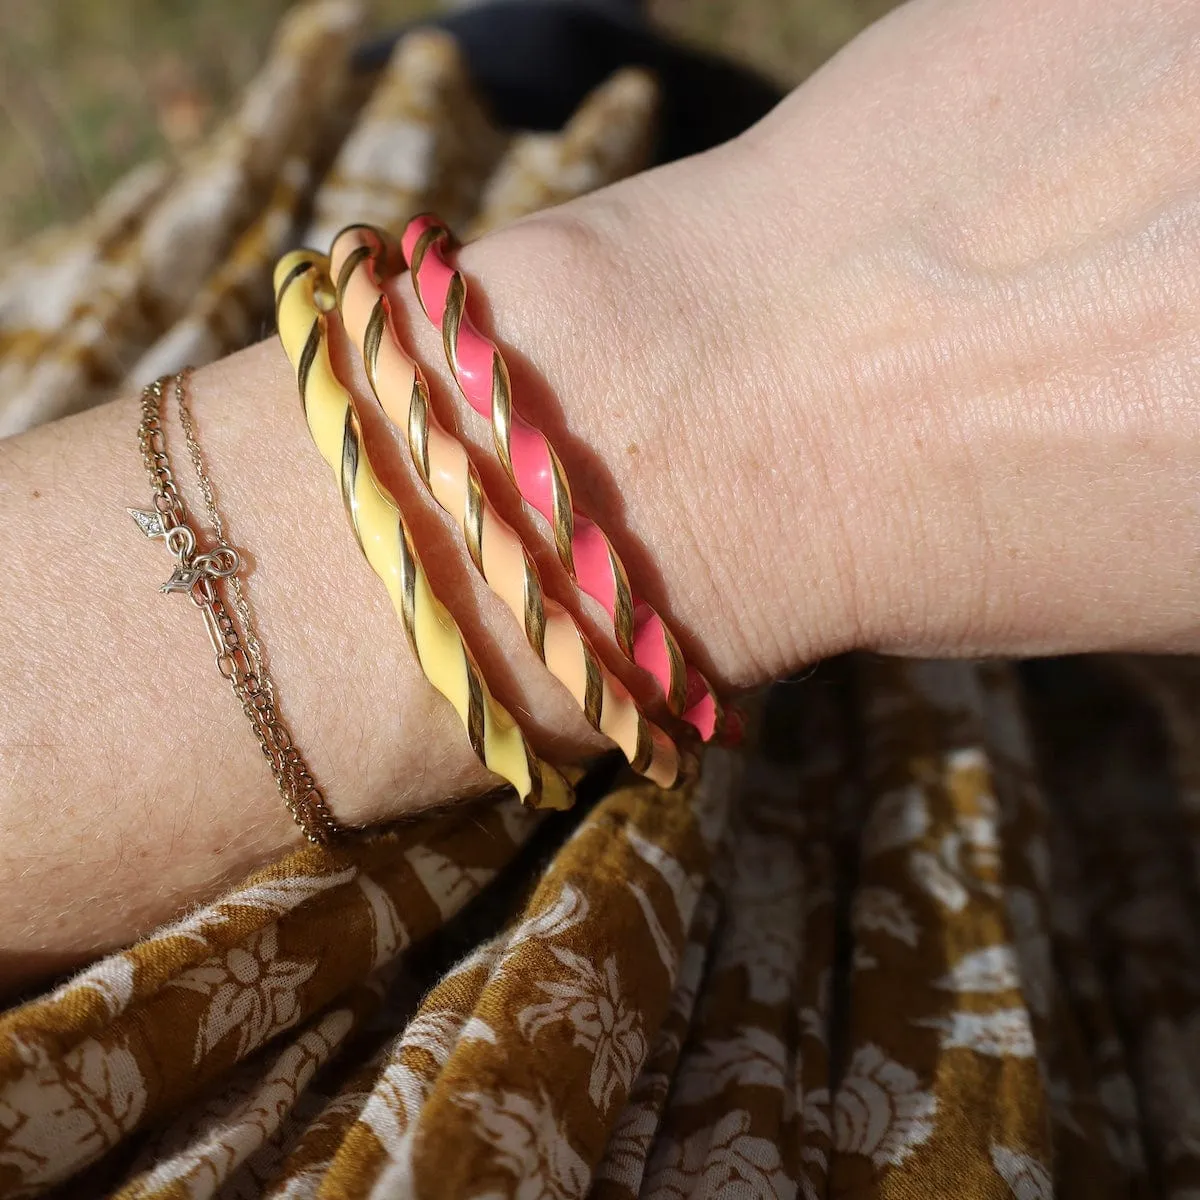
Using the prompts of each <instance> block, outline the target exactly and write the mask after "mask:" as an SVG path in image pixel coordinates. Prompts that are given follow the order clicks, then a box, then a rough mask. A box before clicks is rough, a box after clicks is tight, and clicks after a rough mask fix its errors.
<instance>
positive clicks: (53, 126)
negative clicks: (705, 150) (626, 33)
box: [0, 0, 894, 247]
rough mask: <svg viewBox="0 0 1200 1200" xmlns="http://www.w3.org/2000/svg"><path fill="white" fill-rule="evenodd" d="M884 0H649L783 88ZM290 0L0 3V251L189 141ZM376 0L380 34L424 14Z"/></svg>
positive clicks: (422, 8)
mask: <svg viewBox="0 0 1200 1200" xmlns="http://www.w3.org/2000/svg"><path fill="white" fill-rule="evenodd" d="M893 2H894V0H651V12H652V14H653V15H654V17H655V18H656V19H657V20H658V21H659V23H660V24H661V25H663V26H665V27H666V28H668V29H670V30H672V31H674V32H675V33H676V34H678V35H679V36H680V37H683V38H686V39H688V40H690V41H693V42H696V43H699V44H701V45H704V46H708V47H712V48H716V49H719V50H722V51H723V52H725V53H727V54H729V55H732V56H734V57H737V58H740V59H742V60H743V61H746V62H749V63H752V64H753V65H755V66H757V67H759V68H760V69H762V70H764V71H765V72H767V73H768V74H770V75H772V76H774V77H775V78H777V79H779V80H781V81H783V82H785V83H793V82H797V81H799V80H800V79H802V78H803V77H804V76H805V75H806V74H808V73H809V72H810V71H811V70H812V69H814V68H815V67H816V66H818V65H819V64H820V63H821V62H822V61H823V60H824V59H825V58H827V57H828V56H829V55H830V54H831V53H833V52H834V51H835V50H836V49H837V48H838V47H839V46H841V45H842V44H843V43H844V42H846V41H848V40H849V39H850V38H851V37H853V36H854V34H855V33H857V32H858V31H859V30H860V29H861V28H862V27H863V26H864V25H866V24H867V23H868V22H869V21H871V20H873V19H874V18H875V17H876V16H878V15H879V14H880V13H881V12H883V11H884V10H886V9H887V8H889V7H891V4H892V3H893ZM287 7H288V0H0V247H4V246H8V245H11V244H13V243H14V242H16V241H19V240H20V239H21V238H22V237H24V236H26V235H27V234H29V233H31V232H33V231H34V230H36V229H39V228H41V227H43V226H45V225H48V224H51V223H53V222H56V221H64V220H70V219H72V218H75V217H78V216H80V215H82V214H83V213H84V212H86V211H87V209H88V208H89V207H90V205H91V204H92V202H93V201H94V200H95V199H96V198H97V197H98V196H99V195H100V194H101V193H102V192H103V191H104V189H105V188H106V187H107V186H108V185H109V184H110V183H112V182H113V181H114V180H115V179H117V178H118V177H119V176H120V175H121V173H122V172H123V171H125V170H126V169H127V168H128V167H130V166H131V165H133V164H134V163H136V162H138V161H140V160H142V159H144V158H147V157H149V156H150V155H152V154H164V153H165V154H172V153H178V152H180V151H183V150H186V148H187V147H188V146H189V145H190V144H192V143H194V142H195V141H196V140H197V139H198V138H200V137H202V136H203V135H204V133H205V132H206V131H207V130H209V129H210V128H211V127H212V125H213V122H214V121H215V120H216V119H217V118H218V117H219V116H220V114H221V112H222V111H223V110H224V108H225V107H226V106H227V105H228V103H229V101H230V99H231V97H233V96H234V95H235V94H236V93H237V91H238V89H239V88H240V87H241V86H242V84H243V83H244V82H245V81H246V80H247V79H248V78H249V77H250V75H251V74H252V73H253V72H254V70H255V68H256V67H257V65H258V64H259V63H260V62H261V61H262V57H263V53H264V51H265V48H266V45H267V43H268V41H269V39H270V36H271V32H272V30H273V29H274V27H275V24H276V22H277V21H278V19H279V16H280V14H281V13H282V12H283V11H284V10H285V9H286V8H287ZM430 7H431V6H430V5H429V4H428V3H425V2H424V0H373V2H372V3H371V5H370V9H371V16H372V21H371V28H372V30H373V31H377V32H380V33H382V32H384V31H386V30H387V29H389V28H391V27H394V26H395V25H397V24H399V23H400V22H402V21H404V20H407V19H410V18H412V17H414V16H418V15H420V14H421V13H423V12H426V11H428V10H429V9H430Z"/></svg>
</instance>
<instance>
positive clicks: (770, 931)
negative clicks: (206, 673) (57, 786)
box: [0, 0, 1200, 1200]
mask: <svg viewBox="0 0 1200 1200" xmlns="http://www.w3.org/2000/svg"><path fill="white" fill-rule="evenodd" d="M361 22H362V13H361V11H360V9H359V6H358V5H357V4H355V3H352V2H351V0H313V2H311V3H307V4H301V5H298V6H296V7H295V8H294V9H293V10H292V11H291V12H290V13H289V16H288V18H287V20H286V22H285V25H284V27H283V29H282V30H281V33H280V37H279V39H278V42H277V45H276V47H275V48H274V50H273V51H272V54H271V56H270V59H269V60H268V62H267V63H266V64H265V65H264V67H263V70H262V73H261V75H260V77H259V78H258V79H257V80H255V81H254V83H253V84H252V85H251V87H250V88H249V89H248V91H247V95H246V100H245V102H244V103H243V104H242V105H241V106H240V107H239V108H238V109H237V110H236V111H235V112H233V113H232V114H231V115H230V117H229V118H228V121H227V122H226V124H225V125H224V126H223V127H222V128H221V129H220V130H218V131H217V133H216V134H215V135H214V136H213V139H212V142H211V145H210V146H208V147H206V148H205V149H204V150H203V151H202V152H200V153H199V154H198V155H197V156H196V158H195V160H194V161H191V162H185V163H177V164H170V165H166V164H153V165H151V166H148V167H143V168H139V170H138V172H136V173H135V175H134V176H132V177H131V178H130V179H129V180H126V181H125V182H124V183H122V184H121V185H120V186H119V187H118V188H117V189H116V191H114V193H113V194H112V195H111V196H110V197H108V198H106V199H105V201H103V202H102V204H101V205H100V206H99V208H98V209H97V212H96V213H95V215H94V216H93V217H92V218H90V219H89V220H88V221H86V222H84V223H83V224H82V225H81V226H80V228H79V229H77V230H73V231H58V232H57V233H56V235H55V236H54V237H52V238H46V239H38V240H37V241H36V242H35V243H34V244H32V245H31V246H30V247H29V248H28V249H27V250H25V251H19V252H17V253H16V254H15V255H14V256H11V257H10V258H9V260H8V264H7V268H5V267H4V266H0V385H2V386H0V397H2V398H0V432H9V431H12V430H14V429H18V428H23V427H26V426H28V425H30V424H34V423H37V422H38V421H41V420H45V419H48V418H50V417H52V416H54V415H56V414H58V413H61V412H64V411H68V410H70V409H74V408H78V407H84V406H86V405H88V404H91V403H95V402H97V401H99V400H101V399H104V398H106V397H107V396H108V395H110V394H112V392H113V390H114V389H117V388H122V387H125V388H128V387H132V386H134V385H136V384H139V383H141V382H144V381H145V377H146V376H147V375H153V374H157V373H159V372H163V371H168V370H173V369H176V368H178V367H181V366H183V365H184V364H185V363H186V362H187V361H192V362H199V361H203V360H205V359H210V358H214V357H217V356H219V355H220V354H223V353H225V352H227V351H229V350H232V349H235V348H237V347H238V346H240V345H242V344H244V343H245V342H246V341H247V340H249V339H250V338H252V337H254V336H255V335H256V334H257V333H258V331H259V330H260V329H261V328H262V327H263V324H264V322H265V321H268V320H269V312H270V289H269V283H268V279H269V269H270V264H271V262H272V260H273V259H274V257H275V255H276V254H277V253H278V252H279V251H280V250H281V249H282V248H284V247H285V246H287V245H290V244H293V243H294V242H296V241H297V240H299V239H301V238H303V237H304V236H305V235H304V231H305V230H306V229H309V230H315V231H318V232H319V231H321V230H324V231H325V234H324V235H323V236H327V235H328V231H330V230H333V229H336V228H338V227H340V226H341V225H342V224H344V223H347V222H349V221H351V220H355V219H360V218H361V217H362V216H363V215H364V213H366V212H368V211H369V215H370V217H371V219H372V220H374V221H377V222H379V223H381V224H384V225H392V226H393V227H396V226H398V225H399V224H400V223H402V222H403V221H404V220H405V219H406V218H407V216H408V215H409V214H410V213H411V212H412V211H415V210H418V209H420V208H424V207H428V206H430V205H433V204H436V205H438V206H443V207H450V208H452V209H453V210H454V211H456V212H458V213H459V214H460V216H461V217H462V219H464V220H467V219H468V218H469V219H470V221H471V222H472V223H473V228H474V229H476V230H484V229H488V228H492V227H494V226H495V225H497V224H499V223H502V222H503V221H505V220H509V219H512V218H514V217H517V216H520V215H522V214H523V213H526V212H529V211H531V210H533V209H535V208H537V207H539V206H542V205H544V204H548V203H554V202H557V201H559V200H562V199H565V198H567V197H569V196H570V195H573V194H577V193H578V192H580V191H584V190H587V189H588V188H591V187H597V186H600V185H602V184H604V183H607V182H609V181H611V180H613V179H616V178H619V177H620V176H621V175H624V174H627V173H629V172H631V171H634V170H637V169H638V168H639V167H640V166H641V165H643V164H644V162H645V158H646V154H647V153H648V148H649V146H650V144H651V142H652V135H653V122H654V115H655V110H656V106H657V87H656V84H655V81H654V80H653V79H652V78H651V77H650V76H649V75H647V74H646V73H645V72H642V71H625V72H621V73H619V74H618V75H616V76H614V77H613V78H612V79H611V80H609V81H608V82H607V83H606V84H604V85H603V86H602V87H601V88H600V89H598V91H597V92H595V93H594V94H593V95H592V96H591V97H590V98H589V99H588V100H587V101H585V103H584V104H583V106H582V107H581V108H580V110H579V111H578V112H577V113H576V115H575V116H574V117H573V118H572V120H571V121H570V122H569V124H568V125H567V127H566V128H565V129H564V130H563V131H562V132H561V133H560V134H545V133H537V134H533V133H528V132H522V131H511V130H502V129H498V128H497V127H496V126H495V125H494V124H493V123H492V122H491V118H490V117H489V116H488V114H487V112H486V109H485V108H484V106H483V105H482V103H481V102H480V100H479V99H478V97H477V96H475V95H474V93H473V91H472V89H471V85H470V81H469V79H468V77H467V74H466V71H465V67H464V65H463V62H462V59H461V55H460V54H459V51H458V49H457V47H456V46H455V44H454V43H453V42H452V41H451V40H449V39H448V38H447V37H445V36H444V35H441V34H432V33H415V34H412V35H410V36H409V37H407V38H405V39H403V40H402V41H401V42H400V43H399V44H398V46H397V48H396V51H395V53H394V54H393V56H392V58H391V60H390V62H389V63H388V64H387V65H386V66H385V67H384V68H383V69H382V71H381V72H380V73H379V74H378V76H377V77H375V78H370V79H365V80H364V79H362V78H361V77H359V76H358V75H356V74H355V73H354V72H353V71H351V70H350V55H351V52H352V49H353V45H354V43H355V39H356V38H357V36H358V34H359V32H360V29H361ZM314 236H316V235H315V234H314ZM168 243H169V244H171V245H186V246H187V247H188V258H187V261H186V263H184V264H183V265H182V266H181V267H180V269H179V270H177V271H175V272H173V273H172V274H171V275H170V276H169V277H164V276H163V275H162V273H161V271H159V270H158V267H157V263H158V262H159V259H160V257H161V256H157V254H156V251H155V247H157V246H159V245H162V244H168ZM32 262H35V263H36V264H37V265H38V269H39V270H40V271H41V272H42V277H43V278H44V279H45V280H46V281H47V283H46V286H45V287H44V288H43V289H42V290H41V291H40V292H39V295H38V297H37V301H38V303H37V305H36V306H31V301H30V296H29V293H28V290H27V289H24V288H21V287H19V286H18V283H17V281H18V280H19V279H20V278H21V276H20V271H21V270H22V269H23V268H24V267H26V266H27V265H28V264H29V263H32ZM177 265H178V264H177ZM1198 725H1200V665H1198V664H1197V663H1196V662H1194V661H1192V660H1155V659H1123V658H1097V659H1078V660H1070V661H1062V662H1050V663H1027V664H1012V663H954V662H937V663H934V662H918V661H903V660H895V659H882V658H878V657H873V656H866V655H862V656H852V657H848V658H845V659H842V660H839V661H837V662H832V663H827V664H824V665H823V666H822V667H821V668H820V669H819V670H817V671H815V672H814V673H812V674H811V675H809V676H808V677H806V678H805V679H803V680H800V681H793V682H789V683H783V684H780V685H777V686H776V687H775V688H773V689H772V690H771V691H770V692H769V693H768V694H767V695H766V696H765V697H764V698H762V700H761V703H760V704H759V706H758V707H757V708H756V710H755V713H754V716H753V719H752V721H751V723H750V728H749V732H748V736H747V738H746V741H745V743H744V745H743V746H742V747H741V748H740V749H739V750H737V751H731V750H725V749H713V750H710V751H709V752H708V753H707V755H706V757H705V759H704V761H703V764H702V770H701V772H700V774H699V777H698V778H697V779H696V780H694V781H692V782H690V783H689V784H688V785H687V786H685V787H683V788H680V789H679V790H677V791H673V792H662V791H660V790H658V789H656V788H654V787H653V786H652V785H651V784H649V783H647V782H645V781H642V780H636V779H633V778H632V777H630V776H628V775H625V774H621V773H619V772H618V769H617V768H616V767H615V766H606V767H604V768H602V769H601V770H600V771H599V772H598V773H597V774H595V775H594V776H593V777H591V778H590V779H589V780H588V781H587V782H586V784H585V786H584V788H583V796H582V800H581V803H580V805H579V806H578V807H577V809H576V810H575V811H574V812H572V813H568V814H552V815H549V816H539V815H537V814H533V813H530V812H527V811H525V810H524V809H522V808H521V807H520V806H518V805H517V804H516V803H515V802H513V801H511V800H508V799H505V798H499V799H496V800H493V801H492V802H489V803H485V804H482V805H480V804H475V805H472V806H469V807H462V808H459V809H450V810H449V811H447V812H446V813H444V814H442V815H438V816H436V817H431V818H428V819H425V820H422V821H419V822H415V823H411V824H408V825H406V826H402V827H397V828H393V829H389V830H384V831H380V832H378V833H375V834H372V835H370V836H363V837H361V838H360V839H358V840H354V841H351V842H348V843H347V844H346V845H344V846H342V847H339V848H338V849H336V850H322V849H317V848H313V849H306V850H304V851H302V852H298V853H296V854H293V855H291V856H290V857H288V858H286V859H284V860H283V861H280V862H278V863H275V864H272V865H270V866H267V867H265V868H263V869H262V870H260V871H259V872H257V873H256V874H254V875H252V876H251V877H250V878H248V879H246V880H244V881H243V882H242V883H240V884H239V885H238V886H237V887H235V888H233V889H232V890H231V891H229V892H228V893H227V894H225V895H223V896H221V897H220V898H219V899H217V900H216V901H215V902H213V903H212V904H210V905H208V906H207V907H205V908H203V909H201V910H199V911H197V912H194V913H192V914H191V915H189V916H188V917H187V918H186V919H184V920H182V921H180V922H178V923H177V924H174V925H171V926H168V927H166V928H163V929H159V930H157V931H156V932H155V933H154V934H153V935H151V936H150V937H148V938H146V939H145V940H144V941H142V942H140V943H138V944H137V945H135V946H132V947H130V948H128V949H127V950H125V951H124V952H122V953H120V954H116V955H113V956H111V957H109V958H106V959H104V960H103V961H101V962H98V963H96V964H95V965H93V966H92V967H90V968H89V969H88V970H86V971H84V972H83V973H82V974H80V975H78V976H76V977H75V978H74V979H72V980H69V981H68V982H66V983H64V984H63V985H62V986H61V987H59V988H58V989H57V990H56V991H54V992H52V993H51V994H49V995H46V996H44V997H41V998H39V999H36V1000H33V1001H32V1002H30V1003H27V1004H25V1005H23V1006H21V1007H19V1008H16V1009H14V1010H12V1011H10V1012H8V1013H6V1014H4V1015H3V1016H0V1197H34V1196H46V1195H54V1196H60V1197H87V1198H92V1197H122V1198H126V1200H133V1198H137V1200H185V1198H186V1200H250V1198H252V1197H253V1198H258V1197H264V1198H275V1200H368V1198H371V1197H406V1198H407V1197H411V1198H413V1200H459V1198H461V1200H510V1198H511V1200H585V1198H592V1200H637V1198H643V1200H702V1198H709V1197H714V1198H715V1197H722V1198H726V1200H758V1198H762V1200H777V1198H782V1200H815V1198H825V1197H847V1198H851V1197H852V1198H856V1200H926V1198H934V1197H955V1198H963V1200H1048V1198H1049V1197H1052V1196H1053V1197H1059V1196H1061V1197H1065V1198H1068V1200H1071V1198H1078V1200H1108V1198H1110V1197H1111V1198H1114V1200H1115V1198H1117V1197H1121V1198H1125V1197H1158V1196H1166V1197H1170V1198H1171V1200H1200V738H1198V736H1197V735H1198Z"/></svg>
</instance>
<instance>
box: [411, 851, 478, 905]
mask: <svg viewBox="0 0 1200 1200" xmlns="http://www.w3.org/2000/svg"><path fill="white" fill-rule="evenodd" d="M404 857H405V858H407V859H408V862H409V865H410V866H411V867H412V869H413V871H415V872H416V876H417V878H418V879H419V880H420V881H421V886H422V887H424V889H425V890H426V891H427V892H428V893H429V896H430V898H431V899H432V900H433V902H434V904H436V905H437V907H438V912H440V913H441V914H442V917H443V919H449V918H450V917H452V916H454V914H455V913H456V912H458V911H459V910H460V909H461V908H462V906H463V905H464V904H466V902H467V901H468V900H470V899H471V898H472V897H473V896H477V895H478V894H479V892H480V889H481V888H482V887H483V886H484V884H486V883H488V882H490V881H491V880H492V879H493V878H494V877H495V874H496V872H495V871H493V870H492V869H491V868H490V867H464V866H460V865H459V864H458V863H456V862H455V861H454V860H453V859H450V858H447V857H446V856H445V855H444V854H439V853H438V852H437V851H436V850H432V849H430V848H429V847H428V846H422V845H416V846H413V847H411V848H410V849H409V850H408V851H407V852H406V854H405V855H404Z"/></svg>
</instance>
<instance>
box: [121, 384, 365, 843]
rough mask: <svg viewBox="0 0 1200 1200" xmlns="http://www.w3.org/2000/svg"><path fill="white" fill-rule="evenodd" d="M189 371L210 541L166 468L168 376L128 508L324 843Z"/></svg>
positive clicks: (147, 417) (179, 398)
mask: <svg viewBox="0 0 1200 1200" xmlns="http://www.w3.org/2000/svg"><path fill="white" fill-rule="evenodd" d="M190 376H191V371H190V369H189V370H186V371H183V372H181V373H180V374H178V375H176V376H174V377H173V381H174V392H175V401H176V404H177V406H178V410H179V421H180V424H181V425H182V427H183V434H184V438H185V440H186V441H187V449H188V457H189V458H190V459H191V463H192V467H193V469H194V471H195V475H196V482H197V484H198V486H199V488H200V494H201V495H202V496H203V498H204V507H205V509H206V510H207V512H208V518H209V521H210V522H211V524H212V530H213V536H214V544H213V545H212V547H211V549H209V550H207V551H206V552H204V553H198V552H197V538H196V531H195V529H194V528H193V527H192V525H191V524H190V522H189V520H188V513H187V507H186V505H185V504H184V501H183V496H182V494H181V493H180V491H179V487H178V485H177V484H176V481H175V477H174V475H173V474H172V471H171V460H170V457H169V455H168V453H167V444H166V430H165V427H164V424H163V399H164V396H165V393H166V389H167V385H168V384H169V383H170V382H171V381H172V377H171V376H165V377H164V378H162V379H159V380H157V381H156V382H154V383H152V384H150V385H149V386H148V387H147V388H145V389H144V390H143V392H142V405H141V424H140V425H139V427H138V441H139V443H140V445H141V450H142V461H143V462H144V463H145V466H146V473H147V475H148V476H149V478H150V486H151V489H152V491H153V494H154V507H153V509H151V510H149V511H146V510H141V509H132V508H131V509H130V510H129V512H130V515H131V516H132V517H133V518H134V520H135V521H136V522H137V525H138V527H139V528H140V529H141V531H142V532H143V533H144V534H145V535H146V536H147V537H150V538H160V539H162V540H163V541H165V542H166V543H167V547H168V548H169V549H170V551H171V552H172V554H174V555H175V559H176V567H175V570H174V572H173V573H172V575H171V578H170V579H168V580H167V582H166V583H164V584H163V586H162V588H161V589H160V590H162V591H164V592H186V593H187V594H188V595H189V596H190V597H191V600H192V603H193V604H195V605H196V607H197V608H199V609H200V611H201V613H202V614H203V617H204V623H205V627H206V629H207V630H208V636H209V641H210V642H211V643H212V647H213V654H214V655H215V657H216V663H217V670H218V671H219V672H220V673H221V675H222V676H223V677H224V678H225V679H227V680H228V681H229V684H230V687H231V688H232V690H233V694H234V696H236V697H237V699H238V702H239V703H240V704H241V706H242V711H243V712H244V713H245V714H246V718H247V719H248V720H249V722H250V727H251V729H252V730H253V731H254V736H255V738H256V739H257V740H258V744H259V748H260V749H261V750H262V753H263V757H264V758H266V760H267V762H268V764H269V765H270V768H271V774H272V775H273V776H274V777H275V784H276V786H277V787H278V789H279V794H280V796H282V797H283V802H284V804H286V805H287V808H288V811H289V812H290V813H291V814H292V818H293V819H294V820H295V822H296V824H297V825H299V826H300V828H301V830H303V832H304V836H305V837H306V838H308V840H309V841H310V842H313V843H315V844H317V845H327V844H328V843H329V842H330V841H332V840H333V838H334V837H335V836H336V835H337V834H338V833H339V832H341V826H340V825H339V824H338V821H337V819H336V818H335V817H334V816H333V814H332V812H330V810H329V806H328V804H327V803H326V800H325V796H324V793H323V792H322V791H321V789H320V788H319V787H318V786H317V784H316V781H315V780H314V779H313V776H312V772H311V771H310V770H309V768H308V764H307V763H306V762H305V760H304V757H303V756H302V755H301V753H300V751H299V750H298V749H297V748H296V745H295V743H294V742H293V740H292V735H291V732H290V730H289V729H288V727H287V725H286V724H285V723H284V722H283V720H282V718H281V717H280V716H279V711H278V708H277V706H276V702H275V685H274V683H273V682H272V680H271V677H270V675H269V674H268V673H267V668H266V663H265V656H264V654H263V648H262V644H261V643H260V642H259V640H258V635H257V634H256V632H255V627H254V620H253V617H252V614H251V611H250V604H249V601H248V600H247V598H246V593H245V589H244V587H243V586H242V581H241V579H240V577H239V576H240V572H241V566H242V558H241V555H240V554H239V553H238V552H237V551H236V550H235V549H233V547H232V546H231V545H230V544H229V541H228V537H227V534H226V531H225V523H224V521H223V520H222V519H221V514H220V510H219V509H218V508H217V503H216V497H215V495H214V492H213V486H212V480H211V478H210V477H209V474H208V471H207V469H206V467H205V464H204V457H203V455H202V454H201V452H200V443H199V440H198V439H197V437H196V425H195V421H194V420H193V418H192V412H191V408H190V407H189V405H188V400H187V382H188V379H189V378H190ZM224 586H228V588H229V591H230V592H231V593H232V596H233V610H234V611H233V612H231V611H230V608H229V606H228V605H227V604H226V602H225V598H224V596H223V594H222V592H223V587H224ZM235 613H236V616H235Z"/></svg>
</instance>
